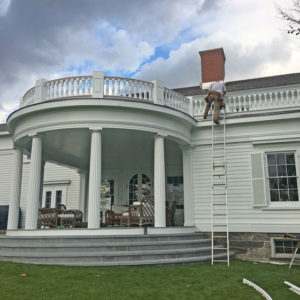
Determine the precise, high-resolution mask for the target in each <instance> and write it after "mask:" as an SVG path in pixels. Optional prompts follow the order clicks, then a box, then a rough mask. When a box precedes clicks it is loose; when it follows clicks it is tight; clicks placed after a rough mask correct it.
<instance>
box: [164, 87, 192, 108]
mask: <svg viewBox="0 0 300 300" xmlns="http://www.w3.org/2000/svg"><path fill="white" fill-rule="evenodd" d="M164 104H165V106H168V107H172V108H175V109H177V110H180V111H183V112H185V113H189V104H190V99H189V98H187V97H185V96H184V95H182V94H179V93H177V92H175V91H173V90H170V89H167V88H164Z"/></svg>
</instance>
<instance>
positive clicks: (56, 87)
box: [55, 81, 59, 98]
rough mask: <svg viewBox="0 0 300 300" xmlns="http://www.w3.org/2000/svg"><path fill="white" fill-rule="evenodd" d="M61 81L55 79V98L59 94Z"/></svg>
mask: <svg viewBox="0 0 300 300" xmlns="http://www.w3.org/2000/svg"><path fill="white" fill-rule="evenodd" d="M58 93H59V81H55V98H58V96H59V94H58Z"/></svg>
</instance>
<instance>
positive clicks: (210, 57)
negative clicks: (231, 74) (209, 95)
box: [199, 48, 226, 89]
mask: <svg viewBox="0 0 300 300" xmlns="http://www.w3.org/2000/svg"><path fill="white" fill-rule="evenodd" d="M199 55H200V58H201V73H202V80H201V82H202V89H205V88H208V87H209V85H210V83H211V82H213V81H224V78H225V60H226V57H225V54H224V50H223V48H217V49H211V50H205V51H199Z"/></svg>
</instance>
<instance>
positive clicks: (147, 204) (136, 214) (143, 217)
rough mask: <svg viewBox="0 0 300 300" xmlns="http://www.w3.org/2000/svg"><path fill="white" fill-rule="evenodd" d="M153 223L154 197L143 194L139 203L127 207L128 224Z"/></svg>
mask: <svg viewBox="0 0 300 300" xmlns="http://www.w3.org/2000/svg"><path fill="white" fill-rule="evenodd" d="M132 225H138V226H140V227H142V226H144V225H152V226H153V225H154V197H153V196H145V197H144V198H143V199H142V201H141V202H140V204H136V205H134V204H133V205H130V206H129V207H128V226H132Z"/></svg>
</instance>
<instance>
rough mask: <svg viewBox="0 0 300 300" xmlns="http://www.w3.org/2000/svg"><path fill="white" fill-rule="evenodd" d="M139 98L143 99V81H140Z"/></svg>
mask: <svg viewBox="0 0 300 300" xmlns="http://www.w3.org/2000/svg"><path fill="white" fill-rule="evenodd" d="M138 87H139V99H143V83H142V82H139V86H138Z"/></svg>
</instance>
